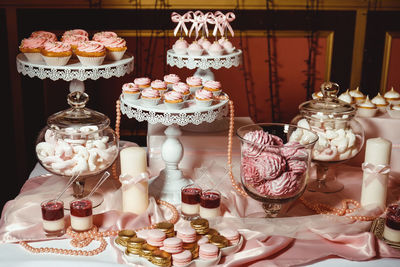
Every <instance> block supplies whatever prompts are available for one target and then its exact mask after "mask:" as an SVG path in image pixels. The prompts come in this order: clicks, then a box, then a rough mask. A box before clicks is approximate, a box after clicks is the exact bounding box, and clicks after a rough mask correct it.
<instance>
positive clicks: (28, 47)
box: [19, 37, 47, 63]
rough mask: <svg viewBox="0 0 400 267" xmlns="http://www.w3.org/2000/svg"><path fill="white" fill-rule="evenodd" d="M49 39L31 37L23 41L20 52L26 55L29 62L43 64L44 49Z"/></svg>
mask: <svg viewBox="0 0 400 267" xmlns="http://www.w3.org/2000/svg"><path fill="white" fill-rule="evenodd" d="M46 42H47V39H45V38H42V37H29V38H25V39H22V41H21V45H20V46H19V51H21V52H22V53H24V55H25V56H26V58H27V59H28V61H29V62H32V63H41V62H43V57H42V54H41V52H42V49H43V46H44V44H45V43H46Z"/></svg>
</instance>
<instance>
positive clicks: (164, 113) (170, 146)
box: [120, 95, 229, 204]
mask: <svg viewBox="0 0 400 267" xmlns="http://www.w3.org/2000/svg"><path fill="white" fill-rule="evenodd" d="M225 96H226V98H225V99H223V100H215V101H214V102H213V104H212V105H211V106H209V107H200V106H198V105H196V103H195V102H194V100H187V101H186V102H185V106H184V107H183V108H182V109H180V110H171V109H167V108H166V106H165V104H159V105H157V106H152V107H149V106H143V105H142V104H141V101H140V99H139V100H136V101H127V100H125V99H124V96H123V95H121V96H120V101H121V107H120V109H121V113H122V114H125V115H126V116H127V117H128V118H130V119H131V118H135V119H136V120H137V121H140V122H141V121H147V122H149V123H151V124H155V123H162V124H163V125H166V126H168V127H167V128H166V129H165V131H164V133H165V136H166V139H165V141H164V143H163V144H162V146H161V158H162V159H163V161H164V163H165V169H163V170H162V171H161V172H160V174H159V176H158V178H157V179H155V180H154V181H153V182H152V184H151V186H150V188H149V191H150V194H151V195H153V196H155V197H158V198H160V199H162V200H165V201H167V202H169V203H172V204H179V203H180V202H181V194H180V190H181V188H182V187H184V186H186V185H188V184H190V183H192V181H191V180H190V179H187V178H184V177H183V173H182V171H181V170H180V169H179V168H178V164H179V162H180V161H181V159H182V157H183V146H182V143H181V142H180V140H179V136H180V135H181V133H182V132H181V130H180V126H185V125H188V124H195V125H199V124H201V123H203V122H208V123H211V122H213V121H215V120H217V119H221V118H222V117H223V116H226V115H227V114H228V101H229V100H228V96H227V95H225Z"/></svg>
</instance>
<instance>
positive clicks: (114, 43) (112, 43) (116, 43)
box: [100, 37, 126, 48]
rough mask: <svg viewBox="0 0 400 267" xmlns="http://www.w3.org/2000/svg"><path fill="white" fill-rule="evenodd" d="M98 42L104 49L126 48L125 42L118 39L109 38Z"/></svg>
mask: <svg viewBox="0 0 400 267" xmlns="http://www.w3.org/2000/svg"><path fill="white" fill-rule="evenodd" d="M100 42H101V43H102V44H103V45H104V46H105V47H118V48H120V47H125V46H126V41H125V40H124V39H122V38H120V37H111V38H103V39H101V40H100Z"/></svg>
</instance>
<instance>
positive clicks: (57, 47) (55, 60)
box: [41, 41, 72, 66]
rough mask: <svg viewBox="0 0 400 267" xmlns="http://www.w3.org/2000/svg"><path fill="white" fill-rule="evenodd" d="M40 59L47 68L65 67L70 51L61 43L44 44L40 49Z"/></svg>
mask: <svg viewBox="0 0 400 267" xmlns="http://www.w3.org/2000/svg"><path fill="white" fill-rule="evenodd" d="M41 53H42V57H43V59H44V61H45V62H46V64H47V65H49V66H65V65H66V64H67V63H68V60H69V59H70V58H71V55H72V49H71V46H70V45H69V44H65V43H63V42H50V41H48V42H46V43H45V44H44V46H43V49H42V52H41Z"/></svg>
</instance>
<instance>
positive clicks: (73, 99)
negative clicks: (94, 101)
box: [67, 91, 89, 108]
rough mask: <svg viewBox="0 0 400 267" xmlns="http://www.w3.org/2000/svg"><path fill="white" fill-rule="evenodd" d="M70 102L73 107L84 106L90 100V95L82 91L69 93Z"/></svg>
mask: <svg viewBox="0 0 400 267" xmlns="http://www.w3.org/2000/svg"><path fill="white" fill-rule="evenodd" d="M67 99H68V104H69V105H70V106H71V107H73V108H83V107H85V105H86V103H87V102H88V101H89V95H88V94H86V93H83V92H80V91H75V92H72V93H69V94H68V97H67Z"/></svg>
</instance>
